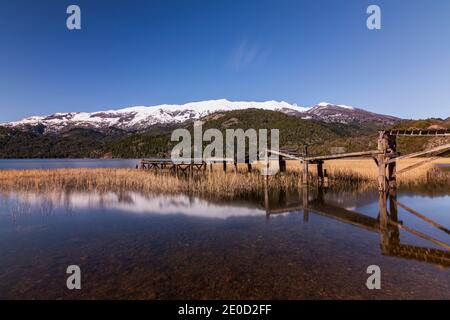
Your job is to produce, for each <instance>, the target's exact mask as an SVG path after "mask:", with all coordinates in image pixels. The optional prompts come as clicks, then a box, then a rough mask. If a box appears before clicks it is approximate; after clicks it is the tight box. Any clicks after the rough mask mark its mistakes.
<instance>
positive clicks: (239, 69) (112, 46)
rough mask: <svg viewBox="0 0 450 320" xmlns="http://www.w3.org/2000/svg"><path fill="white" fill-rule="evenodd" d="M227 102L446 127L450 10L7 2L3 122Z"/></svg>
mask: <svg viewBox="0 0 450 320" xmlns="http://www.w3.org/2000/svg"><path fill="white" fill-rule="evenodd" d="M71 4H76V5H78V6H79V7H80V9H81V30H69V29H68V28H67V27H66V19H67V17H68V16H69V15H68V14H67V13H66V9H67V7H68V6H69V5H71ZM371 4H376V5H378V6H379V7H380V8H381V29H380V30H369V29H368V28H367V26H366V20H367V18H368V16H369V15H368V14H367V13H366V10H367V7H368V6H369V5H371ZM221 98H226V99H229V100H239V101H241V100H243V101H265V100H279V101H287V102H289V103H296V104H298V105H301V106H312V105H315V104H317V103H319V102H322V101H327V102H331V103H336V104H346V105H353V106H356V107H361V108H364V109H367V110H370V111H373V112H377V113H384V114H390V115H395V116H399V117H403V118H428V117H441V118H447V117H448V116H450V1H448V0H434V1H426V0H408V1H404V0H389V1H381V0H370V1H366V0H310V1H300V0H294V1H288V0H271V1H268V0H148V1H139V0H128V1H123V0H115V1H107V0H87V1H85V0H70V1H65V0H54V1H50V0H40V1H34V0H29V1H24V0H0V122H7V121H13V120H19V119H21V118H24V117H27V116H32V115H46V114H53V113H56V112H70V111H87V112H89V111H98V110H109V109H117V108H124V107H128V106H136V105H158V104H164V103H186V102H191V101H200V100H209V99H221Z"/></svg>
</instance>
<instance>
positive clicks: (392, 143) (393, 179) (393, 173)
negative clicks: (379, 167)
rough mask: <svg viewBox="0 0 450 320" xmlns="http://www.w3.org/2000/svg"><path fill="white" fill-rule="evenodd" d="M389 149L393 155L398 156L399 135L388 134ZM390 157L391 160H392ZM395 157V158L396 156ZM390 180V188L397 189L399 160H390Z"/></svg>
mask: <svg viewBox="0 0 450 320" xmlns="http://www.w3.org/2000/svg"><path fill="white" fill-rule="evenodd" d="M388 151H389V152H390V153H392V154H393V155H392V156H393V157H397V154H396V153H397V137H396V136H393V135H389V136H388ZM391 159H392V158H390V159H389V160H391ZM394 159H395V158H394ZM388 181H389V188H390V189H396V188H397V161H394V162H390V163H389V164H388Z"/></svg>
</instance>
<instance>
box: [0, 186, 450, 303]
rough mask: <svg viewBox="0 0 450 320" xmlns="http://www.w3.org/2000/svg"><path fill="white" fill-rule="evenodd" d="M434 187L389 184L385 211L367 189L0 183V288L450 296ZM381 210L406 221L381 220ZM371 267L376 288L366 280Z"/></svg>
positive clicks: (444, 218)
mask: <svg viewBox="0 0 450 320" xmlns="http://www.w3.org/2000/svg"><path fill="white" fill-rule="evenodd" d="M440 194H441V195H437V196H430V195H427V192H417V191H416V192H414V193H413V192H406V191H400V192H399V193H398V195H397V199H396V201H395V198H394V197H392V198H391V199H389V198H388V199H386V203H387V210H388V211H389V212H386V211H384V209H381V210H380V207H379V200H380V198H379V195H378V193H377V192H373V191H367V192H362V191H353V192H336V191H332V190H326V191H324V192H322V191H321V192H319V191H317V190H310V192H309V194H307V195H306V193H305V194H303V193H301V192H297V191H296V192H292V193H285V192H276V193H274V192H272V193H270V194H267V195H266V197H264V196H263V197H261V198H258V197H257V198H255V199H242V200H239V201H216V200H206V199H200V198H197V197H193V196H189V195H172V196H169V195H148V194H147V195H145V194H140V193H132V192H122V193H103V194H100V193H89V194H87V193H79V192H65V193H50V194H48V193H46V194H39V193H32V192H31V193H28V192H25V193H24V192H12V193H2V194H0V257H1V259H0V298H2V299H5V298H7V299H18V298H27V299H30V298H31V299H44V298H46V299H47V298H48V299H57V298H63V299H78V298H99V299H101V298H113V299H131V298H137V299H188V298H189V299H204V298H209V299H217V298H220V299H344V298H345V299H360V298H367V299H380V298H388V299H400V298H402V299H416V298H441V299H450V274H449V266H450V253H449V251H447V250H446V249H444V248H442V246H441V245H440V244H439V243H440V242H445V243H447V244H448V243H449V242H450V241H449V240H450V237H449V234H448V233H447V232H448V230H447V229H449V227H450V196H449V195H445V192H444V195H442V192H440ZM305 196H307V199H308V200H307V202H308V205H307V206H304V202H303V199H305ZM383 202H384V199H383V197H382V198H381V203H383ZM405 207H406V208H411V209H413V210H414V211H415V212H419V213H421V214H423V215H426V217H428V218H429V219H432V220H433V221H434V222H435V223H438V224H439V225H440V227H441V229H438V228H436V227H435V226H433V225H431V224H430V223H428V222H426V221H424V220H422V219H420V218H419V217H417V216H416V215H413V214H411V213H410V212H408V211H407V210H405ZM396 208H397V209H396ZM387 214H389V218H390V219H391V220H392V221H398V222H399V223H400V224H402V225H403V226H405V227H408V228H409V229H408V231H407V230H405V229H399V228H398V227H396V226H395V225H394V226H393V225H385V224H384V222H383V221H385V220H386V219H385V218H386V217H387ZM442 228H443V230H442ZM411 230H415V231H419V232H420V234H419V235H420V236H417V235H414V234H413V233H411V232H410V231H411ZM430 239H432V240H431V241H430ZM69 265H79V266H80V267H81V270H82V290H79V291H69V290H67V289H66V277H67V275H66V268H67V266H69ZM370 265H378V266H379V267H380V268H381V272H382V274H381V286H382V287H381V290H368V289H367V288H366V285H365V284H366V280H367V278H368V276H369V275H368V274H367V273H366V271H367V267H368V266H370Z"/></svg>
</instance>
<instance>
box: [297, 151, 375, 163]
mask: <svg viewBox="0 0 450 320" xmlns="http://www.w3.org/2000/svg"><path fill="white" fill-rule="evenodd" d="M377 154H380V152H379V151H378V150H370V151H361V152H350V153H339V154H330V155H327V156H317V157H306V158H305V160H308V161H316V160H332V159H341V158H355V157H362V156H373V155H377Z"/></svg>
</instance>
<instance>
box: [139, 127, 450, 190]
mask: <svg viewBox="0 0 450 320" xmlns="http://www.w3.org/2000/svg"><path fill="white" fill-rule="evenodd" d="M399 136H400V137H450V130H449V129H445V130H383V131H379V134H378V137H377V146H378V147H377V149H376V150H369V151H362V152H350V153H337V154H329V155H324V156H310V155H309V154H308V150H307V147H305V148H304V150H303V152H301V153H299V152H296V151H295V150H292V149H280V150H266V151H265V155H264V157H263V158H262V159H258V160H259V161H260V162H263V163H265V166H266V168H269V162H271V161H274V160H272V159H273V156H275V157H277V159H278V162H279V169H280V171H281V172H283V171H284V170H285V169H286V160H295V161H299V162H300V165H301V167H302V168H303V170H302V171H303V173H302V184H303V185H304V186H307V185H308V184H309V174H308V173H309V166H310V165H315V166H316V167H317V179H318V181H319V184H322V183H323V182H324V179H325V178H326V171H324V169H323V165H324V163H325V161H329V160H336V159H346V158H359V157H370V158H372V159H373V160H374V162H375V164H376V166H377V167H378V179H377V180H378V189H379V191H383V192H384V191H387V190H389V189H395V188H396V187H397V182H396V178H397V174H399V173H404V172H407V171H409V170H414V169H416V168H418V167H420V166H422V165H424V164H426V163H429V162H430V161H433V160H435V159H436V157H437V156H442V155H444V154H447V153H449V152H450V144H444V145H441V146H437V147H434V148H431V149H429V150H423V151H420V152H415V153H411V154H407V155H400V154H399V153H398V152H397V137H399ZM427 154H434V155H435V156H434V157H432V158H427V159H425V160H423V161H421V162H418V163H416V164H414V165H411V166H409V167H407V168H404V169H402V170H400V171H398V172H397V162H398V161H399V160H404V159H410V158H413V157H419V156H423V155H427ZM275 161H276V160H275ZM214 163H221V164H222V166H223V167H222V168H223V171H224V172H227V167H228V166H232V168H233V172H234V173H237V171H238V170H237V169H238V163H237V161H236V159H232V158H209V159H200V160H195V159H187V160H186V161H184V162H177V163H174V162H173V161H172V160H170V159H143V160H141V162H140V165H139V168H141V169H147V170H156V171H158V170H172V171H174V172H175V173H176V174H177V175H178V173H180V172H188V173H189V175H190V176H192V174H193V172H194V171H212V166H213V164H214ZM245 164H246V167H247V170H248V171H249V172H250V171H252V165H253V163H251V162H250V161H249V160H248V158H247V159H246V161H245ZM266 177H267V176H266ZM266 181H267V179H266Z"/></svg>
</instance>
